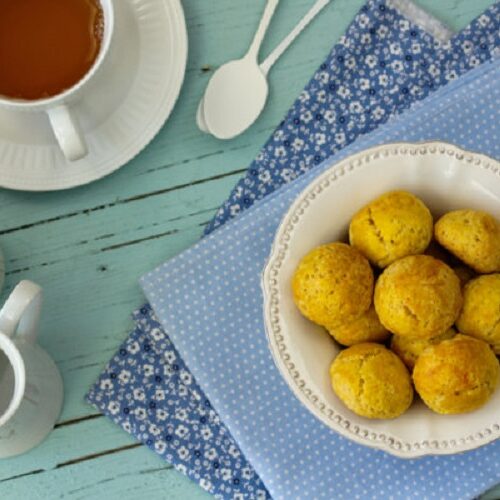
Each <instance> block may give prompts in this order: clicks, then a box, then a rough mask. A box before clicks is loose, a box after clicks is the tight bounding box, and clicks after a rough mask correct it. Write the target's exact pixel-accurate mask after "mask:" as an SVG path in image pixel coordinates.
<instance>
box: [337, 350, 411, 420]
mask: <svg viewBox="0 0 500 500" xmlns="http://www.w3.org/2000/svg"><path fill="white" fill-rule="evenodd" d="M330 379H331V382H332V387H333V390H334V391H335V393H336V394H337V396H338V397H339V398H340V399H341V400H342V402H343V403H344V404H345V405H346V406H347V407H348V408H349V409H350V410H352V411H353V412H354V413H356V414H358V415H361V416H362V417H367V418H396V417H399V415H401V414H403V413H404V412H405V411H406V410H407V409H408V408H409V407H410V405H411V402H412V400H413V387H412V385H411V379H410V374H409V373H408V370H407V369H406V367H405V365H404V364H403V362H402V361H401V360H400V359H399V358H398V357H397V356H396V355H395V354H394V353H393V352H391V351H389V349H386V348H385V347H384V346H382V345H380V344H372V343H365V344H357V345H354V346H352V347H349V348H347V349H345V350H344V351H341V352H340V354H339V355H338V356H337V357H336V358H335V359H334V360H333V363H332V364H331V366H330Z"/></svg>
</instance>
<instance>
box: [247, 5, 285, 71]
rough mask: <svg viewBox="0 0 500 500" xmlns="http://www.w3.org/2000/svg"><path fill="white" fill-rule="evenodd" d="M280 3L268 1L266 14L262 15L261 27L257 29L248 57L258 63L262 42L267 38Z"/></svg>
mask: <svg viewBox="0 0 500 500" xmlns="http://www.w3.org/2000/svg"><path fill="white" fill-rule="evenodd" d="M278 3H279V0H267V5H266V8H265V10H264V14H262V18H261V20H260V23H259V27H258V28H257V32H256V33H255V36H254V39H253V41H252V44H251V45H250V49H248V52H247V55H246V57H249V58H252V59H254V60H255V61H256V62H257V58H258V57H259V50H260V46H261V45H262V41H263V40H264V37H265V36H266V32H267V28H268V27H269V23H270V22H271V19H272V17H273V14H274V11H275V10H276V7H277V6H278Z"/></svg>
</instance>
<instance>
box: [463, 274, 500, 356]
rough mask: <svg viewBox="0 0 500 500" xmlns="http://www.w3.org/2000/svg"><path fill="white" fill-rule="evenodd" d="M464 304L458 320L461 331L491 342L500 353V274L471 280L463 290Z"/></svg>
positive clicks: (497, 352)
mask: <svg viewBox="0 0 500 500" xmlns="http://www.w3.org/2000/svg"><path fill="white" fill-rule="evenodd" d="M463 293H464V306H463V308H462V312H461V313H460V316H459V317H458V320H457V327H458V329H459V330H460V332H461V333H464V334H466V335H470V336H471V337H476V338H478V339H481V340H484V341H485V342H488V344H491V346H492V347H493V350H494V351H495V353H496V354H500V274H488V275H485V276H479V278H476V279H473V280H472V281H469V282H468V283H467V284H466V285H465V287H464V290H463Z"/></svg>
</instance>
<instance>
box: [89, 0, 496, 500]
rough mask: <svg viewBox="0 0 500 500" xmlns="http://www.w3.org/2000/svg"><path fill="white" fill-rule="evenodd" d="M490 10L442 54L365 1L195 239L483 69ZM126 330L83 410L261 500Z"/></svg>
mask: <svg viewBox="0 0 500 500" xmlns="http://www.w3.org/2000/svg"><path fill="white" fill-rule="evenodd" d="M499 10H500V9H499V4H498V3H497V4H495V5H494V6H493V7H491V8H490V9H489V10H488V11H486V12H485V14H484V15H483V16H480V17H479V18H478V19H477V20H476V21H474V22H473V23H472V24H471V25H470V26H469V27H468V28H467V29H466V30H464V31H463V32H461V33H460V34H458V35H456V36H455V37H453V38H452V39H451V40H450V41H449V42H446V43H442V42H437V41H436V40H435V39H434V38H433V37H432V36H431V35H429V34H428V33H426V32H425V31H423V30H422V29H421V28H419V27H417V26H416V25H415V24H413V23H412V22H410V21H409V20H408V19H407V18H405V17H404V16H403V15H402V14H401V13H399V12H398V11H397V10H395V9H394V8H393V7H392V4H391V2H390V1H370V2H368V4H367V5H366V6H365V7H363V9H362V11H361V12H360V14H359V15H358V16H357V17H356V19H355V20H354V21H353V23H352V25H351V26H350V28H349V29H348V31H347V32H346V35H345V36H344V37H342V39H341V41H340V43H339V44H338V45H336V46H335V47H334V49H333V51H332V52H331V54H330V55H329V56H328V58H327V60H326V61H325V63H324V64H323V65H322V66H321V67H320V69H319V70H318V71H317V72H316V74H315V75H314V77H313V78H312V80H311V82H310V83H309V85H308V86H307V87H306V89H305V91H304V92H303V93H302V94H301V96H300V97H299V99H298V100H297V102H296V103H295V104H294V106H293V107H292V109H291V110H290V112H289V113H288V115H287V117H286V119H285V120H284V121H283V122H282V124H280V126H279V127H278V129H277V130H276V132H275V133H274V134H273V136H272V137H271V139H270V140H269V141H268V143H267V144H266V145H265V147H264V148H263V150H262V151H261V153H260V154H259V156H258V158H257V160H256V161H255V162H253V164H252V165H251V167H250V169H249V171H248V173H247V175H246V176H245V177H244V178H243V179H242V181H241V182H240V183H238V185H237V186H236V188H235V189H234V191H233V193H232V194H231V197H230V199H229V200H228V201H227V202H226V203H225V204H224V205H223V207H221V209H220V211H219V212H218V214H217V216H216V218H215V219H214V221H213V222H212V223H211V224H210V225H209V226H208V227H207V233H208V232H211V231H212V230H213V229H214V228H216V227H218V226H220V225H221V224H223V223H224V222H225V221H227V220H228V219H229V218H232V217H234V216H235V215H237V214H238V213H240V212H242V211H243V210H245V209H246V208H248V207H250V206H251V205H252V204H253V203H254V201H256V200H258V199H260V198H262V197H264V196H266V195H267V194H270V193H272V192H273V191H275V190H276V189H277V188H278V187H280V186H281V185H283V184H286V183H288V182H290V181H292V180H294V179H296V178H297V177H298V176H300V175H301V174H303V173H305V172H307V171H308V170H309V169H311V168H312V167H313V166H315V165H316V164H317V163H318V162H321V161H322V160H323V159H324V158H327V157H329V156H331V155H332V154H334V153H335V152H336V151H338V150H340V149H341V148H343V147H345V146H346V145H347V144H349V143H351V142H352V141H353V140H354V139H355V138H356V137H357V136H359V135H363V134H365V133H367V132H370V131H371V130H373V129H374V128H375V127H377V126H379V125H380V124H382V123H384V122H386V121H387V120H388V119H389V118H390V117H391V116H393V115H394V114H397V113H399V112H400V111H402V110H404V109H405V108H407V107H408V106H409V105H410V104H411V103H413V102H416V101H418V100H420V99H422V98H423V97H425V96H426V95H427V94H428V93H430V92H431V91H432V90H434V89H436V88H437V87H439V86H442V85H443V84H445V83H447V82H448V81H450V80H453V79H455V78H456V77H457V76H459V75H460V74H462V73H464V72H466V71H467V70H469V69H470V68H473V67H475V66H477V65H479V64H481V63H482V62H484V61H485V60H487V59H489V58H491V56H492V53H493V51H494V50H495V49H496V48H498V46H499V41H498V37H499V31H500V29H499V27H500V19H499ZM408 56H410V57H411V59H408ZM382 63H384V64H382ZM362 73H364V74H363V75H362V77H361V74H362ZM358 76H359V77H360V78H357V77H358ZM134 319H135V321H136V328H135V330H134V332H133V333H132V335H131V336H130V337H129V338H128V339H127V341H126V342H125V343H124V344H123V345H122V346H121V348H120V350H119V352H118V353H117V355H116V356H115V357H114V358H113V359H112V360H111V361H110V363H109V364H108V366H107V368H106V370H105V371H104V372H103V374H102V376H101V377H100V378H99V380H98V381H97V383H96V384H95V385H94V387H93V388H92V389H91V391H90V392H89V394H88V400H89V402H91V403H92V404H94V405H95V406H96V407H97V408H99V409H100V410H101V411H102V412H103V413H105V414H107V415H108V416H109V417H110V418H112V419H113V420H114V421H115V422H116V423H118V424H119V425H121V426H122V427H123V428H124V429H125V430H126V431H127V432H129V433H131V434H133V435H134V436H136V437H137V438H138V439H139V440H141V441H142V442H144V443H145V444H147V445H148V446H149V447H150V448H152V449H153V450H154V451H156V452H157V453H158V454H160V455H161V456H162V457H163V458H164V459H166V460H167V461H168V462H170V463H172V464H173V465H174V466H175V467H176V468H177V469H178V470H180V471H181V472H183V473H185V474H187V475H188V476H189V477H190V478H191V479H193V480H195V481H197V482H198V483H199V484H200V485H201V486H202V487H203V488H205V489H206V490H207V491H209V492H211V493H212V494H214V495H215V496H216V497H218V498H266V497H267V496H268V493H267V492H266V490H265V488H264V486H263V484H262V482H261V480H260V479H259V476H258V475H257V474H256V473H255V471H254V469H253V468H252V466H251V465H250V463H249V462H248V461H247V460H246V458H245V457H244V455H243V454H242V452H241V450H240V448H239V446H238V444H237V443H236V441H235V440H234V439H233V437H232V436H231V434H230V433H229V431H228V429H227V427H226V426H225V425H224V423H223V422H221V421H220V419H219V417H218V416H217V413H216V412H215V411H214V410H213V409H212V408H211V407H210V406H207V405H210V403H209V400H208V399H207V398H206V396H205V395H204V393H203V391H202V389H201V387H200V386H198V384H197V383H196V381H195V380H194V378H193V377H192V375H191V374H190V372H189V370H188V369H187V367H186V365H185V364H184V362H183V361H182V359H181V357H180V356H179V353H178V352H177V351H176V349H175V348H174V346H173V344H172V342H171V341H170V340H169V338H168V336H167V335H166V334H165V332H164V331H163V330H162V328H161V326H160V325H159V323H158V321H157V320H156V318H155V317H154V314H153V313H152V311H151V308H150V307H149V306H148V305H146V306H144V307H143V308H141V310H140V311H137V312H136V313H135V315H134ZM159 340H161V341H162V344H161V346H162V347H161V348H158V341H159ZM186 380H189V383H187V382H186ZM200 381H201V382H202V384H201V385H204V382H205V381H204V380H200ZM157 390H158V391H159V392H158V393H157ZM157 394H159V395H160V397H163V399H158V398H157ZM136 395H138V396H136ZM151 405H153V406H151ZM179 416H180V417H181V418H179ZM178 428H180V429H181V430H180V431H177V433H176V430H177V429H178ZM185 429H187V431H186V430H185ZM179 434H180V435H179Z"/></svg>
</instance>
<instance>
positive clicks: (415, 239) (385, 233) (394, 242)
mask: <svg viewBox="0 0 500 500" xmlns="http://www.w3.org/2000/svg"><path fill="white" fill-rule="evenodd" d="M431 238H432V214H431V213H430V211H429V209H428V208H427V207H426V206H425V205H424V203H423V202H422V201H421V200H420V199H419V198H417V197H416V196H414V195H413V194H411V193H408V192H406V191H391V192H389V193H385V194H383V195H382V196H380V197H379V198H377V199H375V200H373V201H372V202H370V203H368V205H366V206H365V207H363V208H362V209H361V210H360V211H359V212H357V213H356V215H354V217H353V219H352V221H351V224H350V226H349V241H350V243H351V245H352V246H354V247H356V248H358V249H359V250H360V251H361V252H362V253H363V255H365V256H366V257H367V259H368V260H369V261H370V262H372V263H373V264H374V265H376V266H378V267H386V266H388V265H389V264H391V263H392V262H394V261H395V260H397V259H400V258H402V257H406V256H407V255H416V254H419V253H423V252H424V251H425V249H426V248H427V246H428V245H429V243H430V241H431Z"/></svg>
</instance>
